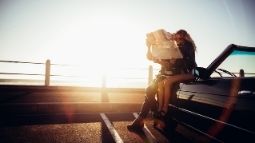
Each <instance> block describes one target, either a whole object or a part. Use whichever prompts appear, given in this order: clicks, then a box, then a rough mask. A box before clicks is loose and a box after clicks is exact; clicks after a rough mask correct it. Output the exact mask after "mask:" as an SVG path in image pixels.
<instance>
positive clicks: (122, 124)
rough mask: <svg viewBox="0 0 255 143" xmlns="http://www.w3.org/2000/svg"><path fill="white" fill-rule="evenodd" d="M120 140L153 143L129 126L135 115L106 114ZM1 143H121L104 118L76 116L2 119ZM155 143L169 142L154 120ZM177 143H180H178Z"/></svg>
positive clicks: (96, 115)
mask: <svg viewBox="0 0 255 143" xmlns="http://www.w3.org/2000/svg"><path fill="white" fill-rule="evenodd" d="M104 115H105V116H106V117H107V118H108V119H109V121H110V123H111V125H112V126H113V129H114V130H115V131H116V132H117V134H118V136H119V137H120V139H121V141H120V142H125V143H144V142H153V140H151V137H148V136H146V134H139V135H138V134H135V133H132V132H129V131H128V130H127V129H126V126H127V125H128V124H130V123H131V122H132V120H133V119H134V116H133V114H131V113H122V114H120V113H118V114H113V113H111V114H104ZM1 123H2V124H1V126H0V139H1V143H2V142H3V143H5V142H6V143H46V142H47V143H76V142H77V143H111V142H119V141H116V138H115V137H113V135H112V134H111V132H110V131H109V127H107V125H106V123H105V121H104V120H103V119H102V117H101V114H76V115H72V117H68V116H66V115H63V114H59V115H57V114H55V115H33V116H31V115H22V116H13V118H12V119H8V120H4V119H3V118H2V119H1ZM146 126H147V127H148V129H149V131H150V133H151V134H152V136H154V137H155V140H154V142H155V141H158V142H168V141H167V140H166V138H164V137H163V136H162V135H161V134H159V133H158V132H157V131H155V130H153V129H152V126H151V120H148V121H147V122H146ZM179 141H180V140H179ZM175 142H177V141H175Z"/></svg>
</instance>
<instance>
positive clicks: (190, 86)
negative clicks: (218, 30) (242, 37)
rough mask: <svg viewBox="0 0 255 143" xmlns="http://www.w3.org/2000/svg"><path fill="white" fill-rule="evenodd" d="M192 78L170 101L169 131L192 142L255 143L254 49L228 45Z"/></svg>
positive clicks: (179, 88)
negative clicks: (170, 129)
mask: <svg viewBox="0 0 255 143" xmlns="http://www.w3.org/2000/svg"><path fill="white" fill-rule="evenodd" d="M193 74H194V76H195V77H196V80H195V81H193V82H186V83H180V84H179V85H178V89H177V92H176V94H174V95H175V96H172V97H171V101H170V104H169V107H170V109H169V115H170V118H169V119H171V120H168V121H169V123H171V124H170V125H169V128H173V127H174V131H175V132H179V133H181V134H183V135H184V136H185V137H187V138H188V139H190V141H193V142H229V143H234V142H244V143H247V142H253V143H255V48H254V47H245V46H238V45H234V44H232V45H229V46H228V47H227V48H226V49H225V50H224V51H223V52H222V53H221V54H220V55H219V56H218V57H217V58H216V59H215V60H214V61H213V62H212V63H211V64H210V65H209V66H208V67H207V68H202V67H197V68H195V69H194V70H193ZM172 123H175V124H172ZM176 123H177V124H176ZM173 136H174V135H173Z"/></svg>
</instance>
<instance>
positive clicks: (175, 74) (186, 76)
mask: <svg viewBox="0 0 255 143" xmlns="http://www.w3.org/2000/svg"><path fill="white" fill-rule="evenodd" d="M168 39H169V40H175V41H176V43H177V45H178V48H179V49H180V51H181V53H182V55H183V59H181V60H160V59H155V58H154V57H153V56H152V54H151V52H150V49H149V48H150V46H151V45H150V44H151V43H150V41H148V39H147V41H146V42H147V43H146V44H147V47H148V51H147V58H148V59H149V60H152V61H154V62H156V63H159V64H160V65H161V70H160V72H159V74H158V76H157V78H156V79H154V81H153V82H152V84H151V85H150V86H149V87H148V88H147V89H146V97H145V102H144V104H143V106H142V110H141V112H140V114H139V116H138V118H137V119H135V120H134V121H133V123H132V124H131V125H128V126H127V128H128V130H130V131H137V130H139V129H141V128H142V127H143V125H144V123H143V120H144V118H145V117H146V115H147V114H148V112H149V110H153V111H155V110H157V111H155V112H156V113H157V115H156V117H157V118H158V119H159V121H160V122H158V124H157V126H158V127H159V128H162V127H164V122H163V119H164V116H165V114H166V113H167V111H168V103H169V98H170V93H171V90H172V85H173V84H174V83H176V82H178V81H183V80H192V79H193V76H192V75H191V74H190V73H191V70H192V69H193V68H194V67H196V62H195V50H196V46H195V44H194V42H193V40H192V39H191V37H190V35H189V34H188V33H187V32H186V31H185V30H179V31H177V32H176V33H175V34H173V35H169V37H168ZM156 93H157V94H158V109H155V94H156Z"/></svg>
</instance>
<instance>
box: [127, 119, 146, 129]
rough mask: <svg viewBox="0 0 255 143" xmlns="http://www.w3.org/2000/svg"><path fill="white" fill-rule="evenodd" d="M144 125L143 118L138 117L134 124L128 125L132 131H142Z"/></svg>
mask: <svg viewBox="0 0 255 143" xmlns="http://www.w3.org/2000/svg"><path fill="white" fill-rule="evenodd" d="M143 127H144V122H143V119H142V118H136V119H135V120H134V121H133V122H132V124H130V125H127V129H128V130H129V131H131V132H139V131H142V129H143Z"/></svg>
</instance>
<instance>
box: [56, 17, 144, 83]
mask: <svg viewBox="0 0 255 143" xmlns="http://www.w3.org/2000/svg"><path fill="white" fill-rule="evenodd" d="M73 28H74V29H73V30H72V31H75V32H71V33H67V35H69V36H68V37H70V35H73V37H72V38H66V40H65V41H64V42H65V43H64V44H62V45H61V47H65V48H63V49H61V50H60V51H62V52H64V54H56V53H55V54H54V53H51V54H52V56H53V57H54V58H55V59H57V61H61V62H62V63H63V62H65V63H70V64H73V63H75V65H78V67H79V68H78V69H77V70H72V71H69V73H70V74H71V75H81V76H86V77H89V79H88V78H87V79H86V78H84V79H83V80H87V81H86V82H94V81H96V80H97V81H100V80H101V79H102V78H104V77H108V80H111V79H109V77H111V76H118V77H120V75H123V74H125V76H129V75H130V76H135V75H131V74H130V73H129V72H127V71H125V69H124V68H130V67H136V66H146V59H145V42H144V41H145V39H144V37H145V33H144V32H143V31H142V30H141V29H140V28H139V27H138V26H137V25H134V22H130V21H129V20H127V19H123V17H120V16H109V15H108V16H102V15H100V16H93V17H92V18H91V19H89V20H87V23H86V24H85V25H83V26H80V27H73ZM62 39H65V37H63V38H62ZM65 49H68V50H65ZM120 69H122V71H120ZM91 77H95V78H91ZM89 80H90V81H89ZM93 80H94V81H93ZM98 84H99V85H100V84H101V83H100V82H98Z"/></svg>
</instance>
